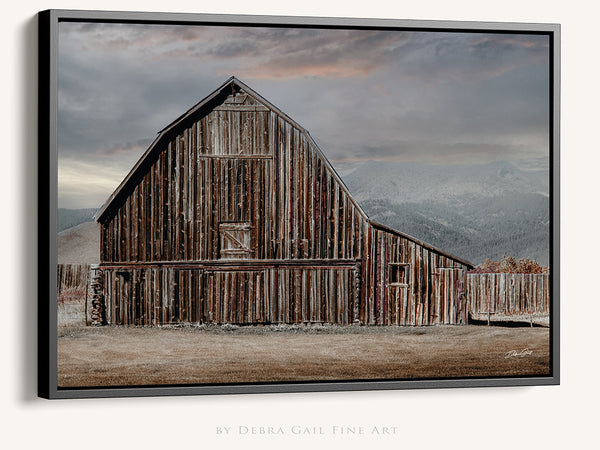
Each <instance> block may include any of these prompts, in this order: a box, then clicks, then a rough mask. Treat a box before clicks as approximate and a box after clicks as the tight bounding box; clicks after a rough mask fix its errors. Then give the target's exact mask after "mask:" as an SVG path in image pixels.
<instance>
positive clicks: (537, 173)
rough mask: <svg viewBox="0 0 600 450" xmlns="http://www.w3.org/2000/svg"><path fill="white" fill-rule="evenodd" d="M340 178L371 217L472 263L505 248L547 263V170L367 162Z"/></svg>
mask: <svg viewBox="0 0 600 450" xmlns="http://www.w3.org/2000/svg"><path fill="white" fill-rule="evenodd" d="M343 179H344V182H345V183H346V185H347V186H348V189H350V191H351V192H352V194H353V196H354V198H355V199H356V200H357V201H358V202H359V204H360V205H361V207H362V208H363V209H364V210H365V212H366V213H367V214H368V215H369V217H370V218H371V219H373V220H375V221H377V222H380V223H382V224H384V225H387V226H389V227H392V228H395V229H397V230H399V231H401V232H403V233H406V234H408V235H411V236H413V237H415V238H418V239H420V240H423V241H425V242H428V243H430V244H431V245H433V246H435V247H438V248H440V249H443V250H445V251H447V252H448V253H451V254H454V255H456V256H459V257H462V258H464V259H466V260H469V261H471V262H473V263H475V264H480V263H482V262H483V261H484V260H485V259H486V258H490V259H492V260H498V259H500V258H502V256H504V255H511V256H514V257H516V258H528V259H534V260H536V261H537V262H538V263H540V264H542V265H548V262H549V223H550V221H549V205H550V199H549V171H548V170H547V169H546V170H543V169H537V170H524V169H520V168H519V167H517V166H515V165H513V164H510V163H508V162H505V161H497V162H491V163H487V164H479V165H470V166H467V165H431V164H424V163H399V162H391V163H390V162H381V161H367V162H365V163H362V164H360V165H358V166H357V167H356V168H354V169H353V170H352V171H350V172H346V173H345V174H344V177H343Z"/></svg>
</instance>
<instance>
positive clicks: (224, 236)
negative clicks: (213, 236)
mask: <svg viewBox="0 0 600 450" xmlns="http://www.w3.org/2000/svg"><path fill="white" fill-rule="evenodd" d="M250 230H251V228H250V224H249V223H248V222H225V223H220V224H219V236H220V243H221V251H220V254H221V259H250V258H251V256H252V247H251V235H250Z"/></svg>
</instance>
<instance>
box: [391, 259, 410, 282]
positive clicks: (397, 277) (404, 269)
mask: <svg viewBox="0 0 600 450" xmlns="http://www.w3.org/2000/svg"><path fill="white" fill-rule="evenodd" d="M388 284H389V285H390V286H408V264H403V263H390V278H389V283H388Z"/></svg>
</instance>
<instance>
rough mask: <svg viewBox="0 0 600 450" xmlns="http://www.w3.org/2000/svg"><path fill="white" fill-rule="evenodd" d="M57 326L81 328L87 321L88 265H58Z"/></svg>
mask: <svg viewBox="0 0 600 450" xmlns="http://www.w3.org/2000/svg"><path fill="white" fill-rule="evenodd" d="M56 272H57V289H58V291H57V293H58V297H57V301H58V311H57V313H58V326H59V327H61V326H82V325H86V324H87V322H88V320H87V309H88V308H87V301H88V297H89V284H90V265H89V264H58V266H57V270H56Z"/></svg>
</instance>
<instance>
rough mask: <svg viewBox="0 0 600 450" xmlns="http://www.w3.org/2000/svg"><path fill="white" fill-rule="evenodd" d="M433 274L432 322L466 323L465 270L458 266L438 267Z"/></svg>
mask: <svg viewBox="0 0 600 450" xmlns="http://www.w3.org/2000/svg"><path fill="white" fill-rule="evenodd" d="M432 275H433V281H434V282H433V305H432V309H431V313H432V314H431V322H432V323H435V324H464V323H466V313H467V311H466V310H467V304H466V298H465V295H464V286H465V277H466V274H465V271H464V269H462V268H458V267H438V268H436V269H435V271H434V273H433V274H432Z"/></svg>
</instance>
